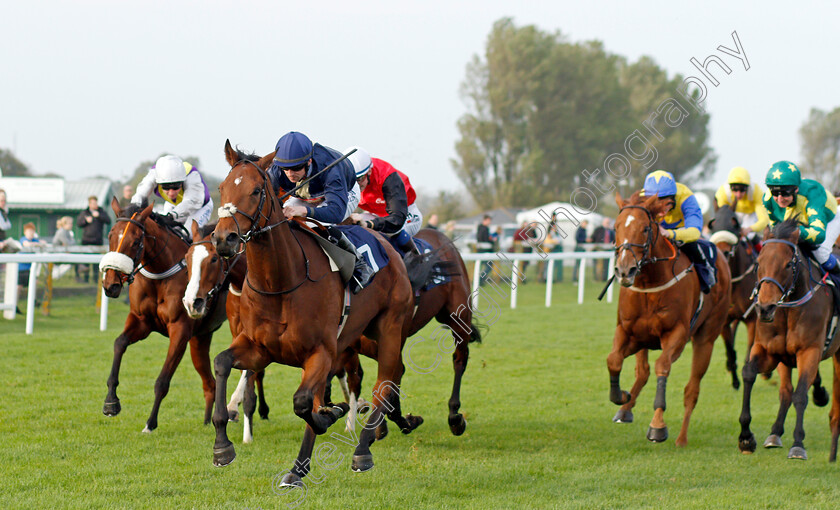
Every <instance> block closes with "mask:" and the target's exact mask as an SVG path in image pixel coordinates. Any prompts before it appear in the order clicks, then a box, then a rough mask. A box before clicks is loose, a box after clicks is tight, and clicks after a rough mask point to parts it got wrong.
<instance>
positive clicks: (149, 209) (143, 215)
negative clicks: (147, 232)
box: [140, 204, 155, 221]
mask: <svg viewBox="0 0 840 510" xmlns="http://www.w3.org/2000/svg"><path fill="white" fill-rule="evenodd" d="M154 207H155V204H149V205H148V207H146V208H145V209H143V211H142V212H141V213H140V221H146V218H148V217H149V215H150V214H152V209H154Z"/></svg>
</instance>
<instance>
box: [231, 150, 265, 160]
mask: <svg viewBox="0 0 840 510" xmlns="http://www.w3.org/2000/svg"><path fill="white" fill-rule="evenodd" d="M234 150H235V151H236V158H237V159H238V160H240V161H242V160H245V161H259V160H260V157H261V156H258V155H256V154H254V153H253V152H242V151H241V150H239V147H237V148H236V149H234Z"/></svg>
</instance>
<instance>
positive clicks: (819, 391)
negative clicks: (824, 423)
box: [811, 367, 830, 407]
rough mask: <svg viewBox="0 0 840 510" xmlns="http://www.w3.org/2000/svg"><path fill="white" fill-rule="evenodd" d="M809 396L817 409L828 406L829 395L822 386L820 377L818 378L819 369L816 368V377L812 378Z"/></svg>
mask: <svg viewBox="0 0 840 510" xmlns="http://www.w3.org/2000/svg"><path fill="white" fill-rule="evenodd" d="M811 396H812V397H813V399H814V405H815V406H817V407H825V406H826V405H828V400H829V398H830V397H829V395H828V391H826V389H825V387H824V386H823V384H822V377H820V369H819V367H817V376H816V377H815V378H814V388H813V389H812V390H811Z"/></svg>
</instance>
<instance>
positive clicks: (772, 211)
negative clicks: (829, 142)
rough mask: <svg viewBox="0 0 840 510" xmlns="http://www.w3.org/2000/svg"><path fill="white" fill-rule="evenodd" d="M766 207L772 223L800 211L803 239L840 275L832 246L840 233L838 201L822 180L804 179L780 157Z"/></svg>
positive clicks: (772, 169) (769, 184) (770, 181)
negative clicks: (826, 188)
mask: <svg viewBox="0 0 840 510" xmlns="http://www.w3.org/2000/svg"><path fill="white" fill-rule="evenodd" d="M765 184H766V185H767V187H768V188H769V190H768V191H767V193H765V194H764V208H765V209H767V214H768V215H769V217H770V226H773V225H775V224H776V223H778V222H780V221H783V220H786V219H789V218H792V217H794V216H795V215H798V218H799V222H800V223H802V225H800V226H799V243H800V244H804V245H806V246H807V247H809V248H810V249H811V250H812V251H813V253H814V258H815V259H817V262H819V263H820V265H821V266H822V268H823V269H824V270H826V271H828V272H830V273H832V274H834V275H840V267H838V264H837V259H836V258H835V257H834V255H832V253H831V248H832V246H833V245H834V241H835V240H836V239H837V236H838V235H840V217H838V215H837V201H836V199H835V198H834V196H832V195H831V194H829V193H826V191H825V188H824V187H823V185H822V184H820V183H818V182H817V181H815V180H812V179H803V178H802V176H801V173H800V172H799V168H797V166H796V165H794V164H793V163H791V162H790V161H778V162H776V163H774V164H773V166H772V167H770V170H769V171H768V172H767V178H766V179H765Z"/></svg>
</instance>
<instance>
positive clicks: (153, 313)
mask: <svg viewBox="0 0 840 510" xmlns="http://www.w3.org/2000/svg"><path fill="white" fill-rule="evenodd" d="M111 208H112V209H113V210H114V213H115V214H116V215H117V219H116V222H115V223H114V226H113V227H112V228H111V231H110V233H109V234H108V244H109V249H110V252H109V253H107V254H105V255H104V256H103V257H102V262H101V263H100V270H101V271H103V272H104V275H103V277H102V287H103V289H104V291H105V294H106V295H107V296H108V297H110V298H116V297H119V295H120V292H121V291H122V287H123V285H125V284H126V283H129V284H130V285H129V291H128V292H129V296H130V309H129V313H128V317H126V320H125V326H124V327H123V331H122V333H121V334H120V335H119V336H118V337H117V338H116V340H114V360H113V364H112V366H111V374H110V376H109V377H108V394H107V396H106V397H105V405H104V407H103V409H102V412H103V413H104V414H105V416H116V415H117V414H119V413H120V410H121V406H120V399H119V398H118V397H117V386H118V385H119V373H120V364H121V362H122V357H123V355H124V354H125V351H126V349H127V348H128V346H129V345H132V344H134V343H135V342H137V341H139V340H143V339H145V338H146V337H148V336H149V334H150V333H152V332H153V331H154V332H157V333H160V334H161V335H163V336H165V337H169V351H168V352H167V353H166V361H165V362H164V364H163V368H162V369H161V372H160V375H159V376H158V378H157V380H156V381H155V400H154V404H153V405H152V412H151V414H150V415H149V419H148V420H147V421H146V427H145V428H144V429H143V432H151V431H153V430H155V429H156V428H157V426H158V411H159V410H160V405H161V402H162V401H163V398H164V397H165V396H166V394H167V392H168V391H169V383H170V381H171V379H172V376H173V374H174V373H175V369H176V368H178V364H179V363H180V362H181V358H182V357H183V355H184V351H185V350H186V347H187V343H189V345H190V354H191V357H192V361H193V365H194V366H195V370H196V371H197V372H198V375H199V376H201V381H202V386H203V390H204V400H205V410H204V423H205V425H206V424H207V423H209V422H210V411H211V407H212V404H213V399H214V396H215V389H216V385H215V379H214V378H213V372H212V370H211V368H210V367H211V365H210V341H211V339H212V336H213V332H214V331H216V330H217V329H219V327H220V326H221V325H222V323H223V322H224V319H225V316H224V308H223V307H215V309H211V310H210V312H209V313H208V314H207V315H206V316H204V317H203V318H202V319H199V320H195V319H192V318H191V317H190V316H189V315H188V314H187V311H186V310H185V309H184V306H183V304H182V303H181V298H182V296H183V295H184V291H185V289H186V287H187V272H186V271H184V268H185V267H186V266H185V263H184V255H185V254H186V253H187V248H188V247H189V244H188V242H186V241H185V240H184V239H182V238H181V237H180V236H178V235H177V234H175V233H174V232H172V231H171V230H169V228H167V227H165V226H163V225H162V224H161V223H159V221H161V220H160V218H159V216H158V215H157V214H155V213H154V212H152V206H151V205H149V206H148V207H145V208H138V207H137V206H134V205H130V206H128V207H127V208H126V209H125V210H123V209H121V208H120V205H119V203H118V202H117V199H116V198H113V200H112V201H111Z"/></svg>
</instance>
